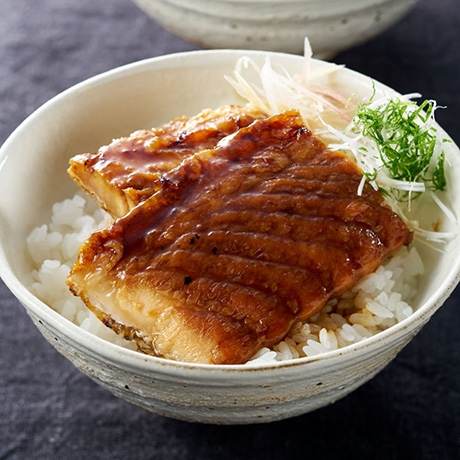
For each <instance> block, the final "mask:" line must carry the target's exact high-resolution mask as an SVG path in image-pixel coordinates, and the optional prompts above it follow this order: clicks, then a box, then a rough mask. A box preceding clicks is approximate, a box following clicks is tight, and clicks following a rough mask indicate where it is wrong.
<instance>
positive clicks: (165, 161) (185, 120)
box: [68, 105, 264, 218]
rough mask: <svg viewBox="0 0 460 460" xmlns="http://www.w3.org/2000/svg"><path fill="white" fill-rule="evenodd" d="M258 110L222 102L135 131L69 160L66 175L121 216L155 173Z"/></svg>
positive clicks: (149, 188)
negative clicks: (191, 114) (213, 107)
mask: <svg viewBox="0 0 460 460" xmlns="http://www.w3.org/2000/svg"><path fill="white" fill-rule="evenodd" d="M263 116H264V115H263V114H262V113H261V112H260V111H258V110H255V109H253V108H251V107H250V106H238V105H226V106H222V107H219V108H218V109H215V110H211V109H206V110H203V111H202V112H200V113H199V114H198V115H196V116H194V117H191V118H189V117H185V116H184V117H180V118H176V119H174V120H172V121H171V122H169V123H167V124H165V125H163V126H161V127H159V128H154V129H149V130H139V131H135V132H134V133H132V134H131V135H130V136H128V137H122V138H119V139H115V140H113V141H112V142H111V143H110V144H109V145H107V146H103V147H101V148H100V149H99V150H98V151H97V152H93V153H84V154H80V155H76V156H75V157H73V158H72V159H71V160H70V166H69V169H68V173H69V175H70V177H71V178H72V179H73V180H74V181H75V182H76V183H77V184H78V185H79V186H80V188H82V189H83V191H85V192H86V193H87V194H89V195H90V196H91V197H92V198H94V199H95V201H97V203H98V204H99V205H100V206H101V207H102V208H103V209H104V210H105V211H107V212H108V213H109V214H110V215H111V216H112V217H114V218H117V217H122V216H124V215H125V214H126V213H127V212H128V211H129V210H130V209H131V208H133V207H134V206H136V205H137V204H139V203H140V202H142V201H144V200H146V199H147V198H148V197H149V196H151V195H152V194H153V193H155V191H156V190H158V188H159V185H160V184H159V182H158V179H159V177H160V176H161V175H162V174H163V173H165V172H166V171H169V170H170V169H173V168H175V167H176V166H178V165H179V164H180V163H181V162H182V160H183V159H184V158H186V157H187V156H190V155H193V154H194V153H196V152H198V151H200V150H204V149H210V148H212V147H214V146H215V145H216V144H217V142H218V141H219V140H220V139H222V138H223V137H225V136H227V135H229V134H232V133H234V132H235V131H237V130H238V129H240V128H242V127H245V126H248V125H249V124H251V123H252V122H253V121H254V120H255V119H257V118H262V117H263Z"/></svg>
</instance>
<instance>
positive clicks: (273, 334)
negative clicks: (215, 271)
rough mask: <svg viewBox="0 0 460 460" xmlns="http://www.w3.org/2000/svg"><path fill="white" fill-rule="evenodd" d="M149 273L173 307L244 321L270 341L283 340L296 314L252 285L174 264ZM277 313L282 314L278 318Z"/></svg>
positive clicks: (274, 297)
mask: <svg viewBox="0 0 460 460" xmlns="http://www.w3.org/2000/svg"><path fill="white" fill-rule="evenodd" d="M151 273H152V275H154V279H155V283H156V286H157V287H158V288H160V289H161V290H162V291H167V292H170V293H171V294H170V295H171V298H172V303H173V304H175V303H177V304H178V305H185V306H190V308H193V309H197V310H200V311H203V312H209V313H210V314H212V315H215V314H219V315H223V316H228V317H232V318H233V320H235V321H243V322H244V324H246V326H247V327H249V328H250V329H251V330H252V331H254V332H256V333H257V334H263V335H264V336H265V337H266V338H267V339H270V340H271V339H273V338H277V337H282V335H283V330H284V331H285V330H286V327H288V328H289V327H290V325H291V324H292V323H293V322H294V320H295V312H294V311H293V310H292V309H290V308H289V305H286V303H284V302H282V301H280V299H279V298H278V297H276V296H274V295H267V294H266V293H265V292H262V291H261V290H259V289H257V288H256V287H254V286H248V285H247V284H240V283H237V282H234V281H226V282H225V283H224V282H222V280H216V279H214V278H211V277H207V276H204V275H203V274H202V273H201V274H195V273H192V272H191V271H190V270H186V269H184V268H183V267H177V266H176V265H173V266H172V267H166V268H164V267H162V268H161V269H159V268H155V269H152V271H151ZM191 273H192V275H191ZM187 276H190V278H191V280H192V281H191V282H190V283H189V284H187V285H186V286H184V282H183V280H184V278H185V277H187ZM280 310H281V311H283V312H284V314H283V315H282V316H281V317H280ZM284 333H285V332H284Z"/></svg>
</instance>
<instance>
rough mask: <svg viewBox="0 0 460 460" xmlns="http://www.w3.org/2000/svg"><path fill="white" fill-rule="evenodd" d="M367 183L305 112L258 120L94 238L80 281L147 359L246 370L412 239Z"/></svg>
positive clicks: (82, 290)
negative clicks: (307, 120) (239, 366)
mask: <svg viewBox="0 0 460 460" xmlns="http://www.w3.org/2000/svg"><path fill="white" fill-rule="evenodd" d="M361 177H362V172H361V171H360V170H359V168H358V167H357V166H356V164H355V163H354V162H353V161H351V160H350V159H349V158H348V157H347V156H346V155H344V154H342V153H340V152H334V151H330V150H328V149H327V148H326V146H325V145H324V144H323V143H322V142H321V141H320V140H319V139H318V138H316V137H315V136H314V135H313V134H312V133H311V131H309V130H308V129H307V128H306V127H305V125H304V123H303V121H302V118H301V117H300V115H299V114H298V112H296V111H288V112H285V113H282V114H280V115H276V116H273V117H270V118H265V119H261V120H257V121H255V122H254V123H252V124H251V125H250V126H248V127H246V128H241V129H240V130H238V131H237V132H236V133H235V134H233V135H230V136H227V137H225V138H224V139H222V140H221V141H220V142H219V143H218V144H217V146H216V147H215V148H213V149H209V150H204V151H200V152H199V153H197V154H195V155H192V156H189V157H188V158H186V159H185V160H184V161H183V162H182V163H181V164H180V165H179V166H178V167H177V168H175V169H172V170H171V171H169V172H166V173H164V174H163V175H162V176H161V177H160V179H159V184H160V186H159V188H158V191H157V192H156V193H155V194H153V195H152V196H151V197H149V198H148V199H147V200H145V201H143V202H142V203H141V204H140V205H138V206H136V207H135V208H133V209H132V210H131V211H130V212H129V213H128V214H127V215H125V216H124V217H122V218H120V219H118V220H116V221H115V222H114V223H113V225H112V226H111V227H110V228H108V229H103V230H100V231H97V232H95V233H94V234H93V235H91V236H90V238H89V239H88V240H87V241H86V242H85V243H84V244H83V245H82V247H81V249H80V252H79V256H78V260H77V262H76V263H75V265H74V267H73V268H72V270H71V273H70V275H69V277H68V284H69V286H70V288H71V290H72V291H73V293H74V294H76V295H78V296H80V297H81V298H82V299H83V301H84V302H85V303H86V304H87V305H88V307H89V308H90V309H91V310H93V311H94V313H95V314H96V315H97V316H98V317H99V319H100V320H102V321H103V322H104V323H105V324H106V325H107V326H108V327H110V328H112V329H114V330H115V331H116V332H118V333H120V334H122V335H123V336H125V337H126V338H128V339H131V340H135V341H136V342H137V344H138V346H139V348H140V349H141V350H143V351H144V352H146V353H150V354H154V355H157V356H162V357H165V358H168V359H173V360H180V361H185V362H194V363H214V364H237V363H244V362H246V361H247V360H248V359H250V358H251V357H252V356H253V355H254V354H255V353H256V352H257V351H258V350H259V349H260V348H261V347H263V346H271V345H273V344H275V343H276V342H277V341H279V340H281V339H283V338H284V337H285V336H286V335H287V334H288V332H289V331H290V329H291V328H292V326H293V325H294V324H295V323H296V322H298V321H303V320H306V319H308V318H309V317H310V316H312V315H313V314H315V313H316V312H318V311H319V310H320V309H321V308H322V307H324V305H325V304H326V302H327V301H328V300H329V299H331V298H333V297H336V296H339V295H341V294H342V293H343V292H344V291H345V290H347V289H349V288H350V287H352V286H353V285H354V284H355V283H356V282H357V281H358V280H359V279H360V278H362V277H363V276H364V275H365V274H368V273H370V272H372V271H374V270H375V269H376V268H377V267H378V266H379V265H380V264H381V263H382V261H383V260H385V259H386V258H387V257H388V256H389V255H391V254H392V253H394V252H395V251H397V250H398V249H399V248H401V247H402V246H403V245H407V244H409V243H410V241H411V239H412V234H411V232H410V231H409V229H408V228H407V226H406V224H405V223H404V222H403V221H402V220H401V219H400V218H399V217H398V215H397V214H395V213H394V212H393V211H392V210H391V209H390V207H389V206H388V205H387V204H386V203H385V201H384V198H383V196H382V194H381V193H380V192H379V191H376V190H374V189H372V188H371V187H368V188H367V187H365V188H364V190H363V192H362V194H361V195H358V193H357V190H358V187H359V183H360V181H361Z"/></svg>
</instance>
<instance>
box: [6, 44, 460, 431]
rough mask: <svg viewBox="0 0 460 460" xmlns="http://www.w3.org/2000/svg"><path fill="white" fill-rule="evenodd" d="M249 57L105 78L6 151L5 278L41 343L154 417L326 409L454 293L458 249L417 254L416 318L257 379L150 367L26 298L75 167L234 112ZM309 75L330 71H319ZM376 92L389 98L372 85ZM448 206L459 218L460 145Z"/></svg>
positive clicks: (73, 93) (178, 61)
mask: <svg viewBox="0 0 460 460" xmlns="http://www.w3.org/2000/svg"><path fill="white" fill-rule="evenodd" d="M242 55H246V56H249V57H252V58H253V59H254V60H256V61H257V62H259V63H262V61H263V59H264V57H265V55H266V53H263V52H257V51H237V50H235V51H231V50H226V51H198V52H190V53H180V54H175V55H169V56H164V57H160V58H154V59H150V60H146V61H142V62H139V63H135V64H130V65H128V66H125V67H122V68H119V69H116V70H113V71H110V72H107V73H105V74H102V75H100V76H98V77H94V78H92V79H90V80H87V81H85V82H83V83H81V84H79V85H77V86H75V87H73V88H71V89H69V90H67V91H65V92H64V93H62V94H61V95H59V96H57V97H55V98H54V99H52V100H51V101H49V102H48V103H46V104H45V105H44V106H42V107H41V108H40V109H38V110H37V111H36V112H35V113H34V114H32V115H31V116H30V117H29V118H28V119H27V120H26V121H24V123H23V124H22V125H21V126H19V128H17V130H16V131H15V132H14V133H13V134H12V135H11V136H10V138H9V139H8V140H7V141H6V143H5V144H4V145H3V147H2V149H1V150H0V275H1V277H2V279H3V280H4V282H5V283H6V284H7V285H8V287H9V288H10V289H11V291H12V292H13V293H14V295H15V296H16V297H17V298H18V299H19V301H20V302H21V303H22V304H23V305H24V307H25V308H26V310H27V312H28V313H29V315H30V316H31V318H32V320H33V322H34V323H35V324H36V326H37V327H38V329H39V330H40V331H41V332H42V334H43V335H44V337H45V338H46V339H47V340H48V341H49V342H50V343H51V344H52V345H53V346H54V347H56V349H57V350H58V351H59V352H60V353H62V354H63V355H64V356H66V357H67V358H68V359H69V360H70V361H71V362H72V363H73V364H74V365H75V366H76V367H77V368H79V369H80V370H81V371H83V372H84V373H85V374H87V375H88V376H90V377H91V378H92V379H94V380H95V381H96V382H98V383H99V384H101V385H102V386H103V387H105V388H107V389H108V390H110V391H111V392H113V393H114V394H115V395H117V396H119V397H122V398H124V399H126V400H128V401H130V402H132V403H134V404H137V405H139V406H141V407H144V408H146V409H148V410H151V411H155V412H157V413H160V414H163V415H166V416H170V417H175V418H179V419H184V420H189V421H199V422H207V423H224V424H230V423H254V422H268V421H273V420H279V419H283V418H287V417H292V416H295V415H299V414H303V413H306V412H308V411H311V410H314V409H317V408H319V407H322V406H324V405H326V404H330V403H332V402H334V401H336V400H337V399H339V398H342V397H343V396H345V395H346V394H348V393H350V392H351V391H353V390H354V389H356V388H357V387H358V386H359V385H361V384H363V383H364V382H366V381H367V380H369V379H370V378H372V377H373V376H374V375H375V374H376V373H377V372H379V371H380V370H381V369H382V368H383V367H384V366H385V365H386V364H388V363H389V362H390V360H391V359H392V358H393V357H394V356H395V355H396V354H397V353H398V352H399V351H400V350H401V349H402V348H403V347H404V346H405V345H406V344H407V343H408V342H409V341H410V340H411V338H412V337H413V336H414V335H415V334H416V333H417V332H418V331H419V330H420V328H422V326H423V325H424V324H425V323H426V322H427V321H428V320H429V318H430V317H431V316H432V315H433V313H434V312H435V311H436V310H437V309H438V308H439V307H440V306H441V305H442V303H443V302H444V300H445V299H446V298H447V297H448V296H449V294H450V293H451V292H452V290H453V289H454V287H455V285H456V284H457V283H458V280H459V273H460V257H459V256H460V243H459V241H458V238H457V240H455V241H454V242H453V243H452V244H451V246H450V247H449V250H448V251H446V252H444V253H438V252H435V251H431V250H430V249H427V248H426V247H423V246H421V247H420V248H419V250H420V252H421V254H422V256H423V257H424V259H425V263H426V269H427V270H426V273H425V275H423V279H422V280H421V283H420V289H419V292H418V294H417V298H416V302H415V305H414V306H415V307H416V308H417V310H416V311H415V313H414V314H413V315H411V316H410V317H409V318H407V319H406V320H404V321H402V322H400V323H398V324H397V325H396V326H393V327H392V328H390V329H388V330H386V331H384V332H381V333H380V334H378V335H376V336H374V337H372V338H369V339H366V340H364V341H361V342H359V343H357V344H354V345H352V346H349V347H346V348H342V349H340V350H336V351H332V352H329V353H325V354H323V355H321V356H317V357H313V358H302V359H298V360H295V361H291V362H285V363H278V364H272V365H267V366H262V367H257V366H250V365H234V366H233V365H232V366H217V365H216V366H212V365H194V364H184V363H179V362H173V361H168V360H164V359H160V358H156V357H152V356H146V355H143V354H140V353H137V352H134V351H131V350H128V349H124V348H121V347H118V346H116V345H114V344H112V343H109V342H107V341H105V340H103V339H100V338H99V337H96V336H94V335H92V334H90V333H88V332H86V331H84V330H82V329H81V328H79V327H78V326H76V325H75V324H73V323H71V322H70V321H68V320H66V319H65V318H64V317H62V316H61V315H60V314H58V313H57V312H55V311H54V310H52V309H51V308H50V307H49V306H47V305H46V304H45V303H43V302H41V301H40V300H39V299H38V298H37V297H35V296H34V295H33V294H32V292H31V290H30V288H31V283H32V278H31V272H32V269H33V264H32V262H31V260H30V258H29V257H28V255H27V251H26V249H25V239H26V237H27V235H28V234H29V232H30V231H31V229H32V228H34V227H36V226H37V225H40V224H42V223H45V222H48V221H49V219H50V216H51V205H52V203H54V202H56V201H61V200H62V199H64V198H67V197H71V196H73V194H74V193H75V191H76V190H77V188H76V186H75V185H74V184H73V182H72V181H71V180H70V179H69V178H68V176H67V173H66V169H67V164H68V160H69V158H70V157H71V156H73V155H75V154H77V153H80V152H85V151H93V150H95V149H97V148H98V147H99V146H100V145H103V144H106V143H108V142H109V141H111V140H112V139H113V138H115V137H119V136H123V135H128V134H129V133H130V132H132V131H134V130H136V129H140V128H147V127H150V126H155V125H158V124H160V123H163V122H166V121H168V120H170V119H171V118H173V117H176V116H179V115H184V114H185V115H193V114H195V113H197V112H199V111H200V110H201V109H203V108H205V107H217V106H219V105H221V104H224V103H231V102H237V101H238V98H237V97H236V95H235V94H234V92H233V90H232V88H231V87H230V85H229V84H228V83H227V82H226V81H225V80H224V78H223V76H224V75H226V74H231V73H232V71H233V69H234V65H235V62H236V61H237V59H238V58H239V57H241V56H242ZM270 55H271V59H272V62H273V63H274V64H278V63H279V64H282V65H283V66H284V67H285V68H286V69H287V70H288V71H289V72H290V73H300V72H301V70H302V67H303V59H302V58H301V57H299V56H293V55H286V54H276V53H275V54H272V53H270ZM312 65H313V68H316V69H318V68H321V67H323V66H330V65H332V64H328V63H325V62H322V61H313V63H312ZM324 78H325V79H326V80H325V81H323V83H324V84H327V85H330V86H331V87H333V88H335V89H336V90H338V91H341V92H343V93H344V94H351V93H355V94H358V95H361V96H365V95H369V94H370V93H371V92H372V85H371V81H370V79H369V78H368V77H365V76H363V75H360V74H358V73H356V72H353V71H351V70H348V69H344V68H340V70H339V71H338V72H336V73H329V74H328V75H327V76H326V77H324ZM376 88H377V90H378V91H381V90H382V89H384V88H385V87H384V86H383V85H380V84H378V83H376ZM446 154H447V156H448V158H449V160H450V161H452V164H451V168H450V170H449V172H450V175H451V176H454V177H451V179H455V178H456V179H457V180H451V186H450V188H449V192H448V196H446V197H445V199H446V201H448V202H450V203H451V205H452V206H453V208H454V209H455V210H456V211H458V210H459V208H460V180H458V178H459V176H460V166H459V164H458V160H457V162H455V161H454V160H453V158H454V157H457V158H458V157H459V155H458V154H459V151H458V148H457V147H456V146H455V144H453V143H451V144H446Z"/></svg>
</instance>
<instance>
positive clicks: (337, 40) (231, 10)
mask: <svg viewBox="0 0 460 460" xmlns="http://www.w3.org/2000/svg"><path fill="white" fill-rule="evenodd" d="M416 1H417V0H249V1H248V0H193V1H191V0H134V2H135V3H136V4H137V5H138V6H139V7H140V8H141V9H143V10H144V11H145V12H147V13H148V14H149V15H150V16H151V17H152V18H154V19H155V20H156V21H157V22H158V23H159V24H161V25H162V26H163V27H164V28H166V29H168V30H169V31H171V32H172V33H174V34H176V35H178V36H180V37H182V38H183V39H185V40H188V41H190V42H193V43H196V44H198V45H201V46H203V47H208V48H238V49H240V48H241V49H255V50H269V51H282V52H289V53H301V52H302V50H303V48H302V47H303V39H304V37H305V36H308V37H309V39H310V42H311V44H312V48H313V51H314V53H315V56H316V57H321V58H326V57H329V58H330V57H331V56H333V55H334V54H336V53H337V52H339V51H342V50H344V49H347V48H350V47H352V46H354V45H357V44H360V43H363V42H365V41H367V40H369V39H371V38H372V37H375V36H376V35H378V34H379V33H381V32H382V31H384V30H385V29H387V28H389V27H390V26H391V25H393V24H394V23H395V22H397V21H398V20H399V19H400V18H401V17H402V16H403V15H404V14H406V12H407V11H408V10H409V8H410V7H411V6H412V5H413V4H414V3H416Z"/></svg>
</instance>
